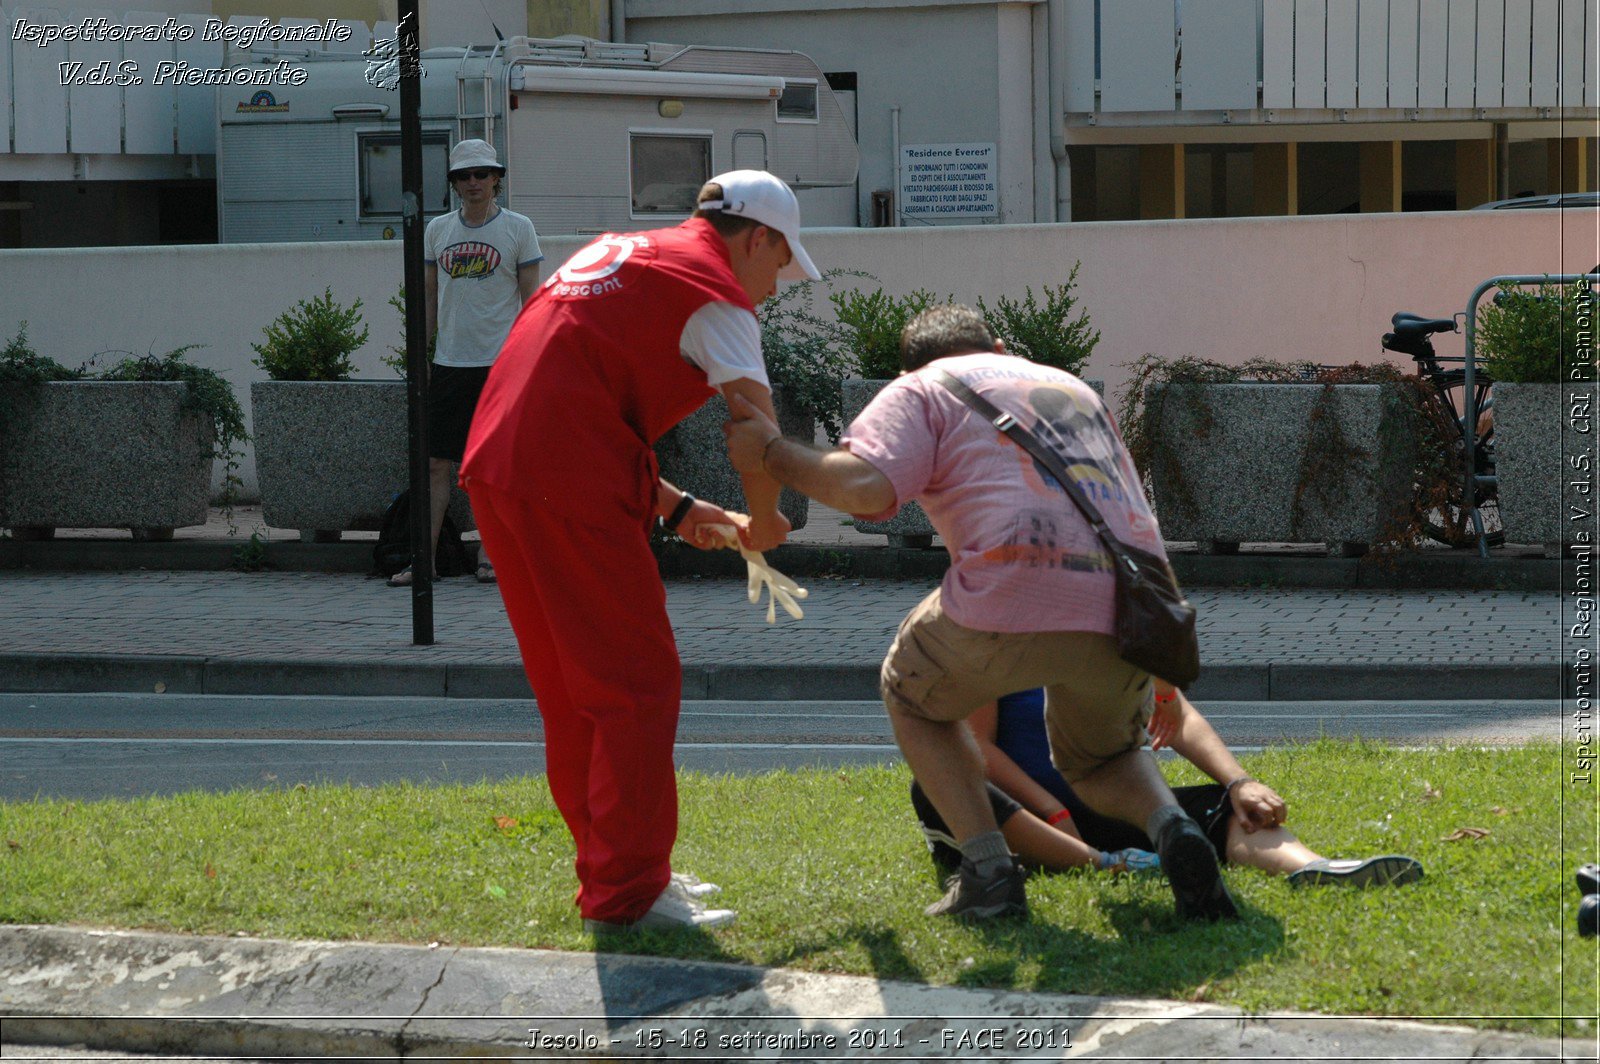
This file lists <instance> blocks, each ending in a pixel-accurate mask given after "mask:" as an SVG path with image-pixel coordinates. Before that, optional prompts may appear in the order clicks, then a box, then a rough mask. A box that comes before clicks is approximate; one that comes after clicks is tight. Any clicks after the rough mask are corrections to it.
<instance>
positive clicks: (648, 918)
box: [633, 882, 739, 928]
mask: <svg viewBox="0 0 1600 1064" xmlns="http://www.w3.org/2000/svg"><path fill="white" fill-rule="evenodd" d="M738 915H739V914H738V913H736V912H734V911H733V910H732V909H707V908H706V907H705V906H704V905H703V904H701V902H700V901H699V900H698V899H696V898H694V897H691V896H690V895H689V894H687V893H686V892H685V891H684V888H683V887H682V886H680V885H679V884H677V883H673V882H668V883H667V889H666V890H663V891H662V892H661V896H660V897H659V898H657V899H656V900H655V904H654V905H652V906H650V911H649V912H647V913H645V914H644V915H643V916H641V917H640V918H639V919H638V920H637V921H636V922H635V923H634V925H633V926H634V927H706V928H709V927H721V926H722V925H723V924H731V923H733V921H734V918H735V917H737V916H738Z"/></svg>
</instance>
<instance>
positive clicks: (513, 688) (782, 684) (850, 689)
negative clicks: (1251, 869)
mask: <svg viewBox="0 0 1600 1064" xmlns="http://www.w3.org/2000/svg"><path fill="white" fill-rule="evenodd" d="M1576 690H1577V688H1576V680H1575V673H1574V671H1573V668H1572V666H1570V665H1561V664H1556V663H1549V664H1537V665H1453V664H1427V663H1414V662H1389V663H1382V664H1370V665H1356V664H1351V665H1329V664H1319V665H1303V664H1302V665H1296V664H1273V665H1253V664H1224V665H1213V666H1209V667H1207V668H1206V669H1205V671H1204V672H1203V673H1202V674H1201V677H1200V679H1199V680H1198V681H1197V682H1196V683H1195V685H1194V687H1193V689H1192V690H1191V692H1190V693H1191V694H1192V695H1193V696H1194V697H1195V698H1196V699H1197V700H1199V701H1250V702H1274V701H1288V702H1306V701H1333V702H1342V701H1367V700H1390V701H1439V700H1452V699H1480V698H1504V699H1515V700H1532V699H1544V698H1548V699H1556V698H1558V697H1562V696H1565V697H1573V696H1574V695H1575V694H1576ZM0 691H14V692H40V693H45V692H53V693H62V692H75V691H95V692H147V691H156V692H164V693H168V694H186V695H198V694H210V695H332V696H378V697H399V698H532V697H533V693H532V690H531V689H530V688H529V686H528V680H527V677H526V676H525V675H524V673H523V671H522V668H521V666H518V665H474V664H457V663H448V664H436V665H429V664H414V663H408V662H395V661H391V660H384V661H370V662H361V661H355V662H328V661H323V662H318V661H305V660H302V659H294V658H285V659H262V660H240V659H237V658H203V657H187V656H180V655H149V656H145V655H93V654H0ZM683 697H684V698H685V699H687V700H691V701H706V700H721V701H743V702H783V701H798V700H805V701H876V700H877V698H878V666H877V665H818V664H812V665H803V664H781V665H743V664H731V665H715V664H713V665H693V664H690V665H685V666H684V669H683Z"/></svg>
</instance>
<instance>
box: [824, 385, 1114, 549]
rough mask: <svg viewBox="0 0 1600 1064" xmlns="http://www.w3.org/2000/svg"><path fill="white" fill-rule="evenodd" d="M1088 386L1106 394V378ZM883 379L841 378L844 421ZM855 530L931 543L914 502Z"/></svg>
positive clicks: (902, 542) (895, 541)
mask: <svg viewBox="0 0 1600 1064" xmlns="http://www.w3.org/2000/svg"><path fill="white" fill-rule="evenodd" d="M1087 383H1088V384H1089V386H1090V387H1091V388H1093V389H1094V390H1095V391H1096V392H1099V393H1100V394H1101V395H1104V394H1105V391H1106V382H1105V381H1089V382H1087ZM888 385H889V382H888V381H886V380H873V379H870V378H869V379H867V380H862V379H860V378H854V379H851V380H847V381H845V382H844V423H845V425H847V426H848V425H849V424H850V423H851V422H852V421H854V420H855V419H856V418H857V417H859V416H860V415H861V412H862V411H863V410H865V409H866V408H867V404H868V403H870V402H872V400H873V397H874V396H876V395H877V394H878V393H879V392H881V391H883V389H884V388H886V387H888ZM855 526H856V531H857V532H865V533H866V534H867V535H869V536H870V535H881V536H888V537H889V545H890V546H891V547H931V546H932V545H933V536H934V531H933V523H932V522H931V521H929V520H928V515H927V514H926V513H924V512H923V510H922V507H921V506H918V505H917V504H916V503H915V502H908V503H906V504H905V505H903V506H901V507H900V510H899V512H897V513H896V514H895V515H894V516H893V517H891V518H889V520H887V521H856V522H855Z"/></svg>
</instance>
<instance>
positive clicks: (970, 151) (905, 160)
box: [900, 144, 1000, 221]
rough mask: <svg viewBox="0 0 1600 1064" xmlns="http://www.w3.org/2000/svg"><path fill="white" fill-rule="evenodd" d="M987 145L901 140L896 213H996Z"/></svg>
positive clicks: (931, 215) (991, 153)
mask: <svg viewBox="0 0 1600 1064" xmlns="http://www.w3.org/2000/svg"><path fill="white" fill-rule="evenodd" d="M997 154H998V153H997V152H996V151H995V146H994V145H993V144H902V145H901V146H900V213H901V214H904V215H909V216H911V217H915V218H926V219H928V220H929V221H934V220H937V219H940V218H988V217H993V216H994V215H996V214H999V213H1000V194H999V192H998V191H997V189H998V187H999V186H998V183H997V181H996V177H997V167H996V165H995V159H996V156H997Z"/></svg>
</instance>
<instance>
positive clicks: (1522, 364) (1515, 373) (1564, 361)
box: [1476, 283, 1594, 384]
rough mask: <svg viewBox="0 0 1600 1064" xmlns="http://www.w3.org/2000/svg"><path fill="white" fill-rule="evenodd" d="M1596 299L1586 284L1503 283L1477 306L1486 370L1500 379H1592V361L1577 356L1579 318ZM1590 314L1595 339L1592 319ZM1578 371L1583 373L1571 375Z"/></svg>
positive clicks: (1521, 381) (1481, 360)
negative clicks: (1529, 285) (1527, 285)
mask: <svg viewBox="0 0 1600 1064" xmlns="http://www.w3.org/2000/svg"><path fill="white" fill-rule="evenodd" d="M1593 298H1594V297H1593V293H1591V292H1589V289H1588V286H1587V285H1575V284H1574V285H1558V284H1549V283H1546V284H1542V285H1540V286H1539V287H1538V288H1537V289H1530V288H1520V287H1517V286H1515V285H1509V284H1508V285H1503V286H1501V290H1500V292H1498V293H1497V294H1496V295H1495V297H1494V299H1493V300H1491V301H1490V302H1488V303H1484V304H1483V305H1482V306H1480V307H1479V308H1478V325H1477V341H1476V346H1477V352H1476V354H1477V358H1478V362H1479V363H1480V365H1481V366H1482V367H1483V371H1484V372H1485V373H1487V374H1488V375H1489V376H1490V377H1492V378H1493V379H1494V380H1496V381H1512V382H1515V383H1518V384H1557V383H1560V382H1563V381H1571V380H1593V379H1594V363H1593V361H1592V360H1590V361H1584V362H1580V361H1579V359H1578V339H1579V336H1580V335H1581V334H1582V332H1583V329H1582V328H1581V326H1580V323H1579V320H1578V319H1579V317H1580V311H1582V310H1583V308H1584V307H1586V306H1587V307H1588V308H1590V310H1591V311H1592V307H1593ZM1586 301H1587V302H1586ZM1586 316H1588V317H1589V326H1588V330H1587V332H1588V336H1589V337H1590V340H1591V342H1592V340H1593V337H1594V331H1593V318H1592V314H1586ZM1574 369H1577V370H1578V371H1579V374H1580V375H1579V376H1577V377H1574V376H1572V375H1571V371H1572V370H1574Z"/></svg>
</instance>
